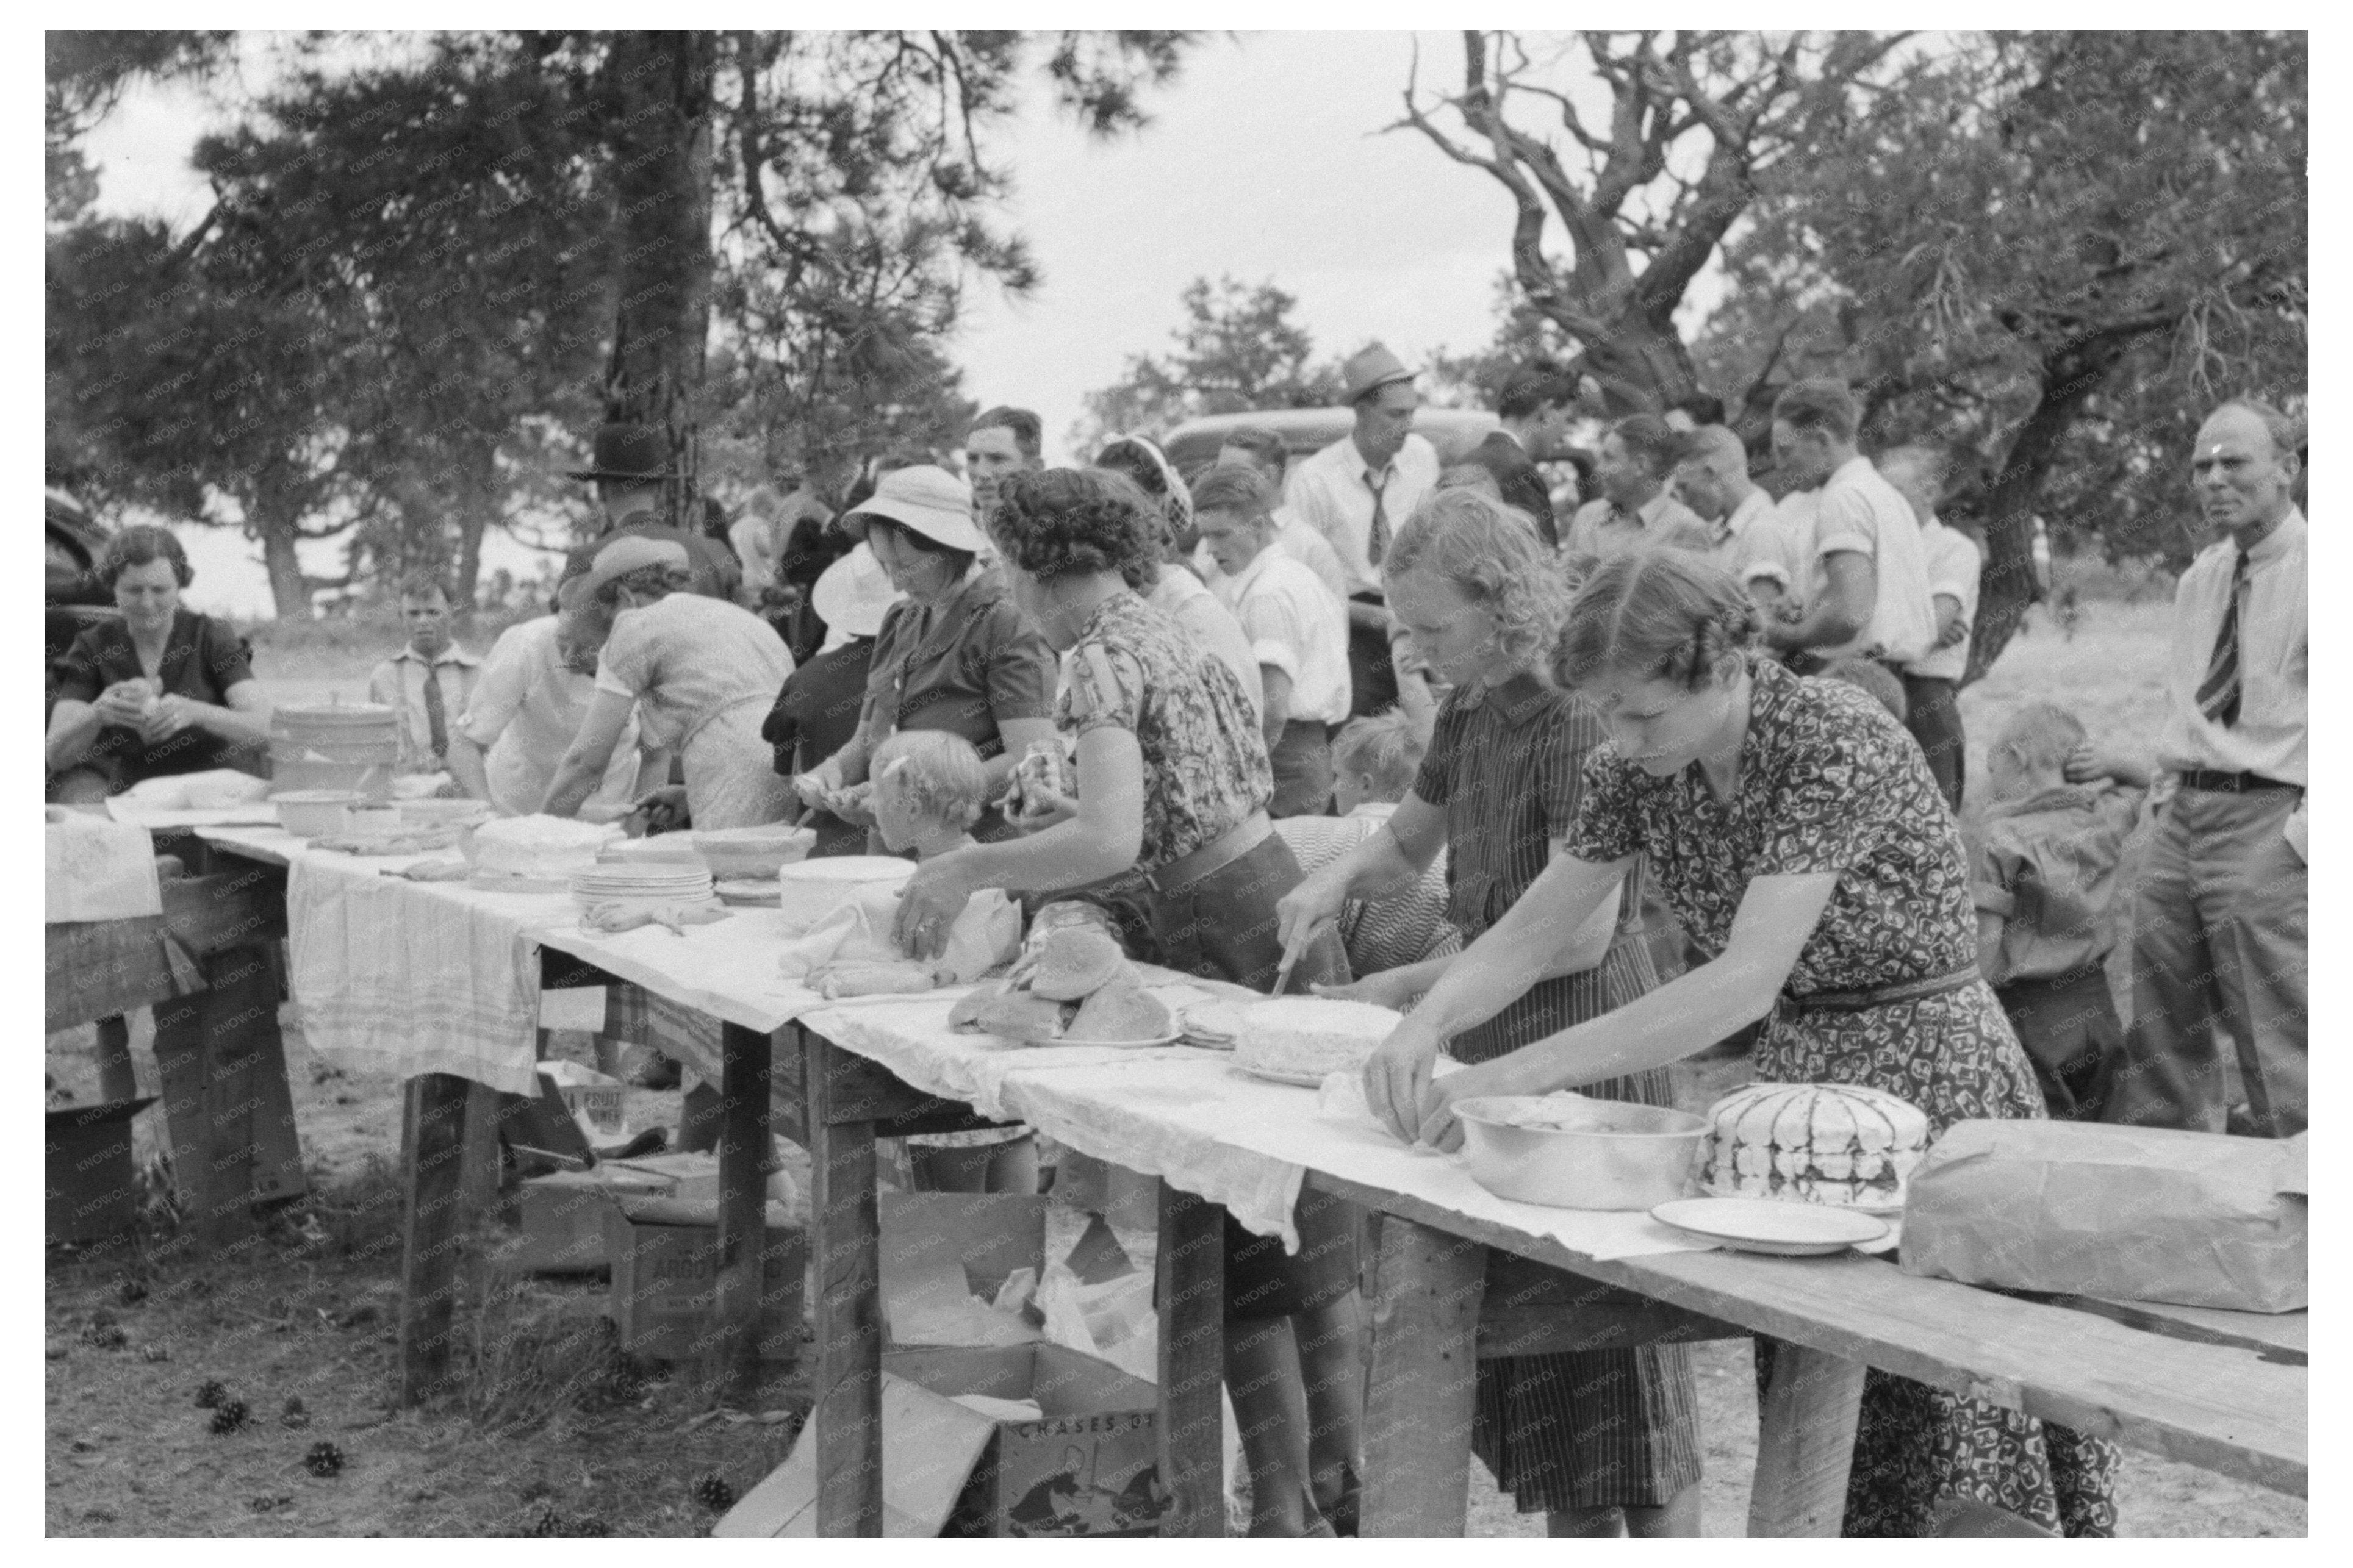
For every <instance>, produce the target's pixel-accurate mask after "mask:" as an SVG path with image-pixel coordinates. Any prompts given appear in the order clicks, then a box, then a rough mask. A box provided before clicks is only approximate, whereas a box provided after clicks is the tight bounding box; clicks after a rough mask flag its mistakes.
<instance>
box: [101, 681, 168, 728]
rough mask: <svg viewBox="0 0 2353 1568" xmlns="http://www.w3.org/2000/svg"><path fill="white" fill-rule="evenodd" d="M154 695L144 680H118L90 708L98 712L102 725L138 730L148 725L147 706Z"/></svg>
mask: <svg viewBox="0 0 2353 1568" xmlns="http://www.w3.org/2000/svg"><path fill="white" fill-rule="evenodd" d="M154 695H155V694H154V693H153V691H152V690H150V689H148V686H147V683H146V682H145V681H143V680H118V681H116V682H115V683H114V684H113V685H111V686H110V687H108V688H107V689H105V690H103V691H101V692H100V693H99V694H98V700H97V701H96V702H93V703H91V704H90V706H91V707H93V708H95V709H97V710H98V717H99V721H100V722H101V723H106V724H119V725H121V727H122V728H124V729H126V730H137V729H139V728H141V727H142V725H144V724H145V723H146V721H147V717H148V711H147V704H148V703H149V702H151V701H153V700H154Z"/></svg>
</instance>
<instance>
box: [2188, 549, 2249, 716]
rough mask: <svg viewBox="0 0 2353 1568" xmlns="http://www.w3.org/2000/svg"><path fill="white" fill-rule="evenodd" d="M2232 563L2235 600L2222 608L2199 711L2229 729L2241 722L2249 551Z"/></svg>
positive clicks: (2242, 553) (2239, 554)
mask: <svg viewBox="0 0 2353 1568" xmlns="http://www.w3.org/2000/svg"><path fill="white" fill-rule="evenodd" d="M2236 553H2237V556H2238V559H2237V560H2236V561H2234V562H2233V563H2232V566H2231V602H2230V604H2229V605H2226V606H2225V607H2224V609H2223V611H2222V628H2221V630H2220V631H2218V632H2216V633H2215V634H2214V657H2213V658H2212V660H2211V661H2210V662H2209V663H2208V664H2207V666H2206V679H2204V680H2202V681H2200V683H2199V686H2198V711H2200V713H2203V714H2204V715H2206V718H2207V720H2208V721H2210V722H2211V723H2215V724H2220V725H2221V727H2222V728H2223V729H2225V730H2227V729H2229V728H2230V727H2231V726H2232V725H2233V724H2236V723H2237V722H2238V721H2239V691H2240V681H2239V594H2240V591H2241V590H2242V589H2243V588H2245V587H2246V585H2247V552H2245V551H2243V550H2242V551H2239V552H2236Z"/></svg>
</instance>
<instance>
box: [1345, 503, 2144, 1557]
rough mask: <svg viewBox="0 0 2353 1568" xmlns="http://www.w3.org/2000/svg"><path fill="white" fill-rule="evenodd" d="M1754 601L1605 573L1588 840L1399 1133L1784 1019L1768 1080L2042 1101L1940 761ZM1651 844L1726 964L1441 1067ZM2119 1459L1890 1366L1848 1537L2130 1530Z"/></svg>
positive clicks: (1710, 580) (2005, 1113) (1444, 993)
mask: <svg viewBox="0 0 2353 1568" xmlns="http://www.w3.org/2000/svg"><path fill="white" fill-rule="evenodd" d="M1755 614H1756V612H1755V610H1754V608H1753V607H1752V606H1751V605H1750V604H1749V602H1748V599H1747V597H1746V595H1745V594H1744V593H1743V592H1742V590H1741V587H1740V585H1739V584H1737V583H1736V582H1735V581H1734V580H1733V579H1732V577H1731V575H1730V574H1727V573H1725V571H1724V570H1723V569H1721V568H1720V567H1717V566H1715V565H1714V564H1713V563H1709V562H1707V561H1705V560H1704V559H1703V558H1701V557H1698V556H1694V555H1690V554H1687V553H1684V552H1677V551H1672V550H1667V551H1646V552H1639V553H1635V554H1630V555H1625V556H1621V557H1619V558H1617V559H1614V560H1611V561H1609V562H1607V563H1604V564H1603V565H1601V566H1600V567H1599V569H1598V570H1597V571H1596V572H1595V574H1593V576H1592V577H1591V579H1590V580H1588V582H1587V583H1586V584H1585V585H1584V587H1583V588H1582V589H1580V590H1579V591H1578V593H1577V599H1576V601H1575V603H1574V605H1572V606H1571V609H1570V612H1569V621H1568V629H1567V632H1566V633H1565V634H1564V636H1563V637H1562V638H1561V643H1560V648H1559V653H1558V657H1557V659H1556V667H1555V675H1556V679H1559V680H1560V681H1561V682H1562V684H1564V685H1566V686H1568V687H1570V688H1572V689H1575V690H1577V691H1578V692H1579V693H1580V694H1582V695H1584V696H1586V697H1588V698H1589V699H1591V700H1593V701H1594V702H1595V703H1596V704H1597V706H1598V707H1599V710H1600V712H1601V715H1602V719H1603V721H1604V723H1605V724H1606V725H1607V727H1608V731H1609V744H1608V745H1607V746H1605V747H1603V748H1602V749H1601V750H1599V752H1597V753H1596V754H1595V755H1594V756H1593V758H1592V759H1591V761H1590V762H1589V763H1588V765H1587V768H1586V779H1585V791H1584V796H1583V799H1582V801H1581V802H1580V804H1579V805H1578V808H1577V820H1576V823H1575V825H1574V826H1573V828H1572V830H1571V832H1570V834H1569V838H1568V843H1567V851H1566V853H1565V854H1563V855H1562V856H1560V857H1559V858H1556V860H1555V861H1554V862H1553V864H1552V865H1551V866H1550V867H1549V868H1547V869H1546V871H1545V873H1544V875H1543V876H1542V877H1540V878H1538V879H1537V880H1536V882H1535V886H1533V887H1532V888H1530V889H1528V892H1527V895H1526V896H1525V898H1523V899H1522V900H1520V901H1519V902H1518V903H1517V904H1515V905H1514V906H1513V908H1512V910H1511V911H1510V912H1509V913H1508V914H1507V915H1505V916H1504V919H1503V920H1501V921H1497V922H1495V924H1494V925H1493V927H1492V928H1491V929H1490V930H1489V931H1487V933H1486V934H1485V935H1484V936H1482V938H1481V939H1480V940H1479V941H1478V942H1476V943H1474V944H1473V945H1472V948H1471V949H1470V951H1468V952H1465V953H1464V954H1463V955H1462V957H1461V960H1460V961H1458V962H1457V963H1456V964H1455V965H1454V967H1453V968H1452V969H1451V970H1450V971H1449V972H1448V973H1447V974H1446V976H1445V977H1444V978H1443V979H1442V980H1440V982H1439V984H1437V985H1436V986H1434V987H1433V988H1432V989H1431V991H1430V994H1429V996H1428V997H1427V998H1426V999H1425V1000H1424V1001H1423V1003H1422V1005H1420V1006H1419V1008H1417V1009H1416V1010H1415V1011H1414V1013H1413V1014H1412V1015H1411V1016H1409V1017H1408V1018H1407V1019H1406V1021H1405V1023H1404V1024H1403V1025H1402V1026H1400V1027H1399V1028H1398V1031H1397V1033H1396V1034H1395V1035H1393V1036H1392V1037H1390V1038H1389V1040H1388V1042H1387V1043H1386V1044H1384V1045H1383V1047H1381V1049H1380V1051H1379V1052H1378V1053H1377V1055H1376V1056H1375V1058H1374V1059H1373V1062H1372V1064H1371V1065H1370V1066H1369V1067H1368V1068H1366V1098H1367V1099H1368V1100H1370V1101H1371V1102H1372V1104H1373V1106H1374V1108H1375V1110H1377V1112H1379V1113H1381V1114H1383V1115H1385V1116H1386V1117H1387V1118H1388V1121H1389V1124H1390V1126H1391V1128H1392V1130H1393V1131H1397V1132H1398V1135H1399V1136H1400V1137H1404V1138H1408V1139H1412V1138H1416V1137H1419V1138H1420V1139H1422V1140H1424V1141H1426V1142H1435V1143H1438V1144H1440V1145H1441V1146H1445V1147H1451V1146H1452V1145H1453V1144H1455V1143H1456V1142H1459V1141H1460V1138H1461V1130H1460V1128H1459V1127H1457V1126H1456V1124H1455V1121H1454V1114H1453V1111H1452V1109H1451V1108H1452V1106H1453V1105H1454V1104H1455V1103H1457V1102H1459V1101H1461V1100H1465V1099H1468V1098H1470V1097H1472V1096H1475V1095H1482V1094H1543V1093H1548V1092H1550V1091H1552V1090H1554V1089H1567V1088H1574V1087H1577V1086H1581V1085H1588V1084H1591V1083H1593V1082H1595V1081H1596V1080H1599V1079H1607V1078H1610V1077H1613V1076H1616V1075H1620V1074H1624V1073H1629V1072H1644V1071H1650V1070H1653V1069H1656V1068H1662V1067H1664V1066H1665V1065H1666V1064H1667V1063H1669V1062H1672V1061H1674V1060H1677V1059H1679V1058H1683V1057H1687V1056H1690V1055H1691V1054H1693V1053H1694V1052H1695V1051H1698V1050H1701V1049H1704V1047H1707V1046H1708V1045H1709V1044H1710V1043H1711V1042H1713V1041H1715V1040H1718V1039H1721V1038H1723V1037H1725V1036H1727V1035H1729V1034H1731V1033H1733V1032H1734V1031H1735V1030H1736V1029H1739V1028H1741V1027H1743V1026H1746V1025H1748V1024H1751V1023H1754V1022H1756V1021H1757V1020H1759V1019H1762V1020H1764V1023H1765V1028H1764V1033H1763V1034H1762V1036H1761V1037H1759V1039H1758V1042H1757V1047H1756V1065H1757V1077H1758V1078H1759V1079H1765V1080H1769V1081H1785V1082H1795V1083H1804V1082H1820V1083H1851V1084H1862V1085H1865V1086H1867V1087H1870V1088H1873V1089H1883V1090H1885V1091H1887V1092H1888V1093H1891V1094H1894V1095H1898V1096H1901V1097H1902V1098H1903V1099H1905V1100H1909V1101H1911V1102H1912V1103H1913V1104H1914V1105H1916V1106H1918V1107H1919V1108H1920V1110H1922V1111H1923V1112H1924V1113H1925V1114H1926V1116H1927V1118H1928V1122H1929V1126H1930V1129H1931V1131H1932V1133H1933V1132H1940V1131H1943V1130H1944V1129H1945V1128H1946V1127H1947V1126H1949V1125H1950V1124H1951V1123H1952V1122H1953V1121H1957V1120H1959V1119H1961V1118H1964V1117H2036V1116H2041V1115H2042V1114H2043V1107H2042V1091H2041V1090H2040V1089H2038V1088H2037V1087H2036V1084H2035V1080H2034V1073H2033V1069H2032V1068H2031V1066H2030V1065H2029V1063H2028V1061H2027V1059H2026V1056H2025V1053H2024V1052H2023V1051H2022V1050H2021V1048H2020V1047H2019V1044H2018V1039H2017V1037H2016V1036H2015V1035H2013V1034H2012V1033H2011V1031H2010V1024H2009V1021H2008V1020H2007V1019H2006V1018H2005V1017H2004V1016H2003V1015H2002V1011H2001V1007H2000V1004H1999V1003H1998V1002H1996V1001H1995V999H1994V995H1993V991H1992V989H1991V987H1989V985H1987V984H1986V983H1985V981H1984V979H1983V978H1982V977H1981V976H1980V975H1979V974H1978V969H1977V962H1976V960H1977V931H1976V911H1975V910H1974V908H1973V907H1972V900H1971V897H1970V893H1969V885H1968V865H1967V862H1966V860H1965V859H1964V858H1963V854H1962V850H1961V843H1960V837H1959V832H1958V829H1957V826H1956V825H1955V823H1954V820H1953V816H1952V813H1951V812H1950V811H1948V810H1947V809H1946V807H1945V805H1944V800H1943V797H1942V796H1941V795H1938V794H1937V791H1936V780H1935V779H1934V778H1933V777H1932V776H1931V775H1930V773H1929V772H1928V765H1927V761H1926V758H1924V757H1923V756H1922V755H1921V754H1920V748H1919V747H1918V746H1917V745H1915V744H1914V743H1913V742H1912V739H1911V737H1910V736H1909V735H1908V734H1906V733H1905V730H1904V727H1903V726H1902V725H1901V724H1900V723H1898V722H1897V721H1895V720H1894V718H1892V717H1891V716H1890V715H1889V714H1888V713H1887V711H1886V710H1884V709H1883V708H1881V707H1880V706H1879V705H1878V704H1877V703H1876V702H1874V701H1873V700H1871V698H1869V697H1868V696H1866V695H1864V694H1863V693H1862V691H1860V690H1858V689H1855V688H1853V687H1851V686H1846V685H1843V684H1841V683H1838V682H1833V681H1822V680H1805V679H1799V677H1797V676H1794V675H1791V674H1790V673H1788V671H1787V670H1785V669H1783V668H1781V667H1780V666H1778V665H1776V664H1773V663H1770V662H1768V661H1764V660H1760V659H1758V658H1756V657H1755V656H1754V654H1752V653H1751V652H1750V651H1749V650H1750V644H1751V641H1752V639H1753V637H1754V636H1755V630H1756V621H1755ZM1638 863H1641V864H1643V865H1645V866H1647V868H1649V869H1650V870H1651V873H1652V874H1654V875H1656V876H1657V878H1658V879H1659V883H1660V886H1661V887H1662V889H1663V891H1664V893H1665V895H1666V900H1667V903H1668V905H1669V906H1670V907H1671V908H1672V910H1673V911H1674V913H1675V915H1676V918H1677V919H1678V920H1680V921H1682V923H1683V929H1684V930H1685V931H1687V932H1689V933H1690V936H1691V940H1692V942H1693V944H1694V947H1695V948H1696V949H1697V950H1698V951H1699V952H1701V953H1702V954H1704V956H1705V957H1706V959H1707V962H1704V963H1701V964H1700V965H1699V966H1698V967H1696V968H1694V969H1693V970H1691V971H1690V972H1689V973H1685V974H1684V975H1683V976H1682V977H1681V978H1680V979H1677V980H1674V981H1672V982H1669V983H1668V984H1665V985H1662V986H1661V987H1659V989H1658V990H1656V991H1654V992H1652V993H1651V994H1650V995H1648V996H1645V997H1643V998H1641V1000H1639V1001H1636V1002H1634V1003H1632V1004H1630V1005H1628V1006H1625V1007H1623V1008H1620V1010H1618V1011H1616V1012H1614V1013H1611V1014H1609V1015H1608V1016H1604V1017H1601V1018H1599V1019H1596V1020H1594V1021H1592V1022H1589V1023H1583V1024H1579V1025H1577V1026H1574V1027H1571V1028H1567V1029H1562V1030H1560V1031H1558V1032H1557V1033H1553V1034H1548V1035H1546V1036H1545V1037H1542V1038H1540V1039H1536V1040H1534V1041H1533V1042H1531V1043H1528V1044H1526V1045H1524V1046H1522V1047H1520V1048H1519V1049H1517V1050H1514V1051H1513V1052H1512V1053H1511V1054H1509V1055H1507V1056H1504V1057H1501V1058H1496V1059H1494V1060H1492V1061H1488V1062H1485V1063H1483V1064H1482V1065H1480V1066H1477V1067H1474V1068H1469V1069H1467V1070H1465V1071H1462V1072H1460V1073H1456V1074H1454V1075H1452V1076H1451V1077H1449V1078H1446V1079H1441V1080H1438V1081H1435V1082H1433V1081H1432V1080H1431V1079H1430V1072H1429V1064H1430V1058H1431V1057H1432V1056H1433V1055H1434V1054H1435V1051H1436V1048H1437V1045H1438V1042H1439V1041H1440V1039H1442V1038H1444V1037H1446V1036H1448V1035H1450V1034H1454V1033H1456V1032H1458V1031H1460V1030H1462V1029H1465V1028H1469V1027H1472V1026H1475V1025H1477V1024H1478V1023H1480V1022H1481V1021H1482V1020H1484V1019H1486V1018H1488V1017H1490V1016H1493V1015H1495V1014H1496V1013H1498V1012H1499V1011H1500V1010H1502V1009H1504V1008H1505V1007H1508V1006H1510V1005H1512V999H1513V998H1514V997H1517V996H1519V995H1521V994H1523V993H1525V992H1526V991H1527V990H1528V988H1529V987H1530V985H1531V984H1534V983H1535V981H1536V978H1537V977H1538V976H1539V975H1541V974H1542V973H1545V971H1546V966H1547V964H1548V963H1550V961H1551V958H1552V954H1553V953H1554V952H1555V951H1556V949H1557V947H1558V941H1557V938H1556V936H1555V935H1553V934H1552V933H1554V932H1556V931H1558V930H1559V929H1560V928H1561V925H1562V924H1563V923H1564V922H1567V923H1568V924H1572V925H1573V924H1575V923H1576V922H1577V921H1582V920H1584V919H1585V918H1586V917H1587V915H1588V914H1589V913H1590V912H1591V911H1592V910H1594V909H1595V908H1596V907H1597V906H1599V905H1600V904H1602V903H1603V902H1605V901H1607V900H1610V899H1612V898H1614V897H1616V896H1617V893H1618V889H1619V885H1620V880H1621V879H1622V878H1623V877H1624V875H1625V873H1626V872H1627V870H1628V869H1629V868H1631V867H1633V866H1635V865H1636V864H1638ZM1769 1356H1770V1351H1769V1347H1768V1346H1760V1357H1759V1360H1760V1363H1762V1364H1764V1365H1767V1366H1769ZM2115 1467H2116V1449H2115V1447H2114V1446H2113V1445H2111V1444H2108V1443H2105V1442H2103V1441H2099V1440H2096V1439H2093V1438H2089V1437H2086V1436H2083V1435H2081V1434H2078V1433H2075V1432H2073V1431H2070V1430H2069V1429H2067V1428H2064V1427H2061V1426H2053V1425H2050V1424H2048V1423H2044V1422H2040V1421H2037V1420H2034V1419H2032V1418H2031V1417H2029V1416H2026V1415H2021V1414H2020V1413H2018V1412H2016V1411H2013V1410H2007V1409H2004V1408H2002V1407H2000V1406H1999V1405H1991V1404H1986V1403H1982V1402H1979V1401H1976V1400H1972V1399H1968V1398H1967V1397H1964V1396H1962V1395H1959V1394H1947V1393H1946V1392H1944V1391H1942V1390H1938V1389H1932V1388H1928V1387H1926V1386H1924V1385H1922V1384H1916V1383H1913V1382H1910V1381H1908V1380H1906V1379H1904V1378H1899V1377H1895V1376H1893V1375H1890V1374H1888V1373H1882V1372H1878V1371H1875V1370H1874V1371H1873V1373H1871V1374H1870V1377H1869V1379H1868V1380H1867V1381H1866V1383H1865V1385H1864V1391H1863V1406H1862V1423H1861V1426H1860V1428H1859V1431H1858V1433H1857V1436H1856V1440H1855V1455H1854V1466H1853V1469H1852V1474H1851V1479H1850V1481H1849V1485H1848V1490H1847V1506H1846V1518H1845V1532H1846V1533H1847V1534H1849V1535H1893V1536H1915V1535H1923V1534H1926V1533H1927V1531H1928V1529H1929V1526H1930V1523H1931V1519H1932V1515H1933V1513H1934V1510H1935V1509H1936V1505H1937V1504H1938V1503H1939V1502H1940V1501H1941V1500H1944V1499H1945V1498H1947V1497H1948V1496H1962V1497H1968V1498H1973V1499H1975V1500H1978V1501H1981V1502H1986V1503H1990V1504H1992V1505H1993V1506H1995V1507H1998V1508H2001V1509H2004V1510H2008V1511H2010V1512H2012V1513H2016V1514H2019V1515H2021V1516H2023V1517H2024V1518H2026V1519H2028V1520H2030V1521H2033V1522H2035V1523H2037V1524H2040V1525H2042V1526H2043V1527H2044V1528H2045V1529H2049V1530H2057V1531H2064V1533H2066V1534H2068V1535H2071V1536H2073V1535H2104V1534H2109V1533H2113V1531H2114V1529H2115V1524H2116V1514H2115V1509H2114V1505H2113V1503H2112V1501H2111V1491H2112V1488H2113V1478H2114V1474H2115Z"/></svg>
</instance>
